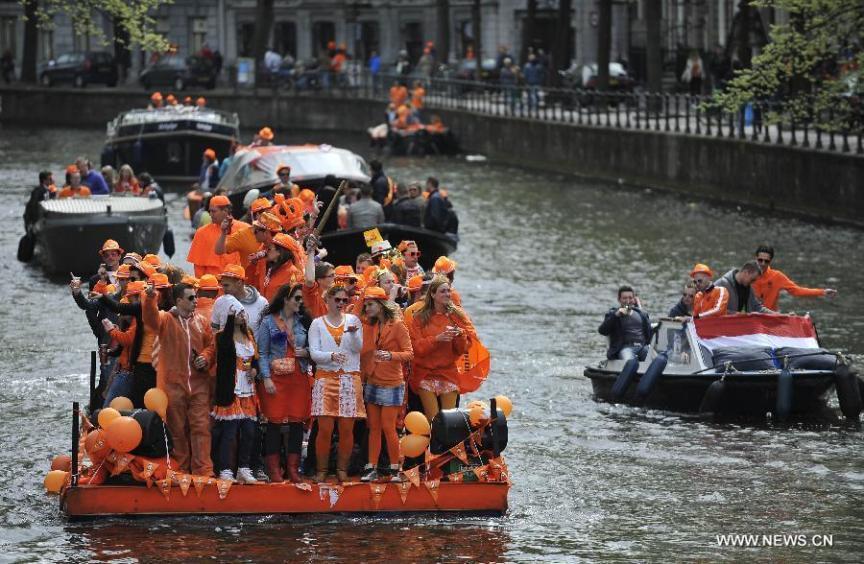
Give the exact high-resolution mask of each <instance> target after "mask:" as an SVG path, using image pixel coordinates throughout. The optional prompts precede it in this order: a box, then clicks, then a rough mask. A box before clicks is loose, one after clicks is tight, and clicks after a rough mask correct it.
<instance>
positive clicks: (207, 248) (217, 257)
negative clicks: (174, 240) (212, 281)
mask: <svg viewBox="0 0 864 564" xmlns="http://www.w3.org/2000/svg"><path fill="white" fill-rule="evenodd" d="M209 211H210V217H211V218H212V219H213V221H212V222H211V223H208V224H207V225H205V226H203V227H200V228H199V229H198V230H197V231H196V232H195V237H193V239H192V244H191V245H190V246H189V254H188V255H187V256H186V260H187V261H189V263H191V264H192V265H193V266H194V267H195V276H196V278H201V277H202V276H204V275H205V274H212V275H214V276H216V275H218V274H221V273H222V271H223V270H224V269H225V266H226V265H228V264H239V263H240V255H239V254H237V253H225V254H218V253H217V252H216V250H215V249H216V240H217V239H219V235H220V234H221V233H222V223H223V222H224V221H225V220H226V219H228V218H230V217H231V200H229V199H228V198H227V197H225V196H213V197H212V198H211V199H210V208H209ZM229 226H230V227H229V230H230V231H229V234H233V233H237V232H238V231H240V230H242V229H245V228H247V227H249V224H248V223H244V222H242V221H232V222H231V223H230V224H229Z"/></svg>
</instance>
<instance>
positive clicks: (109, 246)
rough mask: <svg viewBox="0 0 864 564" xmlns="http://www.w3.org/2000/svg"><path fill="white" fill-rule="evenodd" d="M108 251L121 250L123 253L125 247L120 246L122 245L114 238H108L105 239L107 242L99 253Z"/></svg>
mask: <svg viewBox="0 0 864 564" xmlns="http://www.w3.org/2000/svg"><path fill="white" fill-rule="evenodd" d="M106 251H120V254H121V255H122V254H123V253H124V251H123V249H121V248H120V245H119V244H118V243H117V241H115V240H114V239H108V240H107V241H105V243H104V244H103V245H102V249H101V250H100V251H99V254H100V255H101V254H102V253H104V252H106Z"/></svg>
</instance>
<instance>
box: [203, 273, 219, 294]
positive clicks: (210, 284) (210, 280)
mask: <svg viewBox="0 0 864 564" xmlns="http://www.w3.org/2000/svg"><path fill="white" fill-rule="evenodd" d="M198 289H199V290H218V289H219V280H218V279H217V278H216V277H215V276H213V275H212V274H205V275H204V276H202V277H201V278H199V279H198Z"/></svg>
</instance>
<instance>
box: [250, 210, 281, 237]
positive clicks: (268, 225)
mask: <svg viewBox="0 0 864 564" xmlns="http://www.w3.org/2000/svg"><path fill="white" fill-rule="evenodd" d="M252 225H253V226H254V227H258V228H259V229H266V230H267V231H270V232H272V233H279V232H280V231H282V223H281V222H280V221H279V218H278V217H276V216H275V215H273V214H272V213H270V212H262V213H261V215H259V216H258V217H257V218H256V219H255V221H253V222H252Z"/></svg>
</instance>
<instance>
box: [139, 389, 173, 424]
mask: <svg viewBox="0 0 864 564" xmlns="http://www.w3.org/2000/svg"><path fill="white" fill-rule="evenodd" d="M144 407H146V408H147V409H149V410H150V411H155V412H156V413H158V414H159V417H161V418H162V419H165V413H166V412H167V410H168V395H167V394H165V392H163V391H162V390H160V389H159V388H150V389H149V390H147V393H146V394H144Z"/></svg>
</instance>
